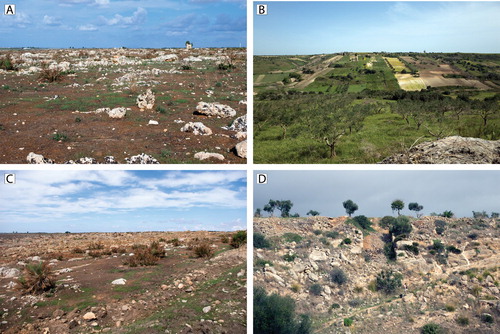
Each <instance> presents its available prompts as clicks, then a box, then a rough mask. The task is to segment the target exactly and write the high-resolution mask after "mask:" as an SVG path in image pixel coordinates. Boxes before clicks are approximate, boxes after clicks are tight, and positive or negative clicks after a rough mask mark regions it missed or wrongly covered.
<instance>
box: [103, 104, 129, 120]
mask: <svg viewBox="0 0 500 334" xmlns="http://www.w3.org/2000/svg"><path fill="white" fill-rule="evenodd" d="M107 113H108V116H109V117H110V118H123V117H125V114H126V113H127V109H125V108H124V107H118V108H114V109H111V110H109V111H108V112H107Z"/></svg>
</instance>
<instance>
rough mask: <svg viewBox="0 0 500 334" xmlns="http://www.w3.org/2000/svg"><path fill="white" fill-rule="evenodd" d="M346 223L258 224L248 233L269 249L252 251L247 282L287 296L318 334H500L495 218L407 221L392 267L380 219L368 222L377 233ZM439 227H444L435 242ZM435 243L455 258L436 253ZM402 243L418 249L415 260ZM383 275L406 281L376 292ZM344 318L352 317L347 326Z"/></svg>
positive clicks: (499, 249)
mask: <svg viewBox="0 0 500 334" xmlns="http://www.w3.org/2000/svg"><path fill="white" fill-rule="evenodd" d="M347 219H348V217H339V218H328V217H311V218H255V220H254V231H255V232H258V233H262V234H263V235H264V236H265V237H266V238H267V239H268V240H269V241H271V244H272V247H271V248H270V249H256V250H255V252H254V254H255V256H254V285H255V286H262V287H264V288H265V290H266V291H267V292H268V293H278V294H280V295H286V296H290V297H291V298H293V299H294V300H295V301H296V305H297V313H308V314H310V315H311V316H312V319H313V328H314V331H315V332H317V333H370V334H372V333H373V334H377V333H380V334H382V333H420V330H421V328H422V327H423V326H424V325H425V324H427V323H431V322H433V323H437V324H440V325H441V326H442V327H444V328H445V329H447V330H448V333H498V332H499V331H500V293H499V288H498V287H499V282H500V270H499V269H500V233H499V227H500V225H499V224H500V221H499V220H498V219H497V220H495V219H472V218H461V219H455V218H442V217H421V218H412V222H411V223H412V225H413V231H412V232H411V234H410V236H409V237H408V238H406V239H404V240H402V241H399V242H398V243H397V255H398V256H397V261H395V262H392V261H391V262H389V261H388V260H387V258H386V256H385V254H384V251H383V247H384V244H385V242H386V241H387V239H386V238H387V233H388V231H387V230H384V229H382V228H380V227H379V226H378V222H379V219H378V218H374V219H371V221H372V222H373V223H374V224H373V227H374V229H375V231H373V232H369V234H368V233H366V232H365V233H363V232H362V231H361V230H360V229H358V228H356V227H355V226H354V225H353V224H351V223H346V220H347ZM436 220H442V221H444V222H445V228H444V233H442V234H441V235H438V234H437V232H436V229H435V221H436ZM332 232H333V233H332ZM286 233H293V234H297V235H298V236H300V237H301V238H298V239H296V241H291V242H290V241H287V240H291V239H290V238H291V237H293V235H290V234H288V235H286ZM287 238H288V239H287ZM295 238H296V237H295ZM346 238H349V239H350V240H351V243H346V242H345V241H344V240H345V239H346ZM299 239H300V241H299ZM436 239H439V240H441V241H442V243H443V244H444V245H445V247H448V246H455V247H456V248H457V249H458V250H460V254H456V253H458V251H456V252H455V253H453V252H451V251H449V252H448V251H445V252H444V253H443V255H445V256H439V255H437V254H433V251H432V250H431V248H432V245H433V240H436ZM343 241H344V242H343ZM405 245H417V248H418V250H419V253H418V255H417V254H414V253H413V252H412V251H409V250H406V248H405ZM335 267H338V268H341V269H342V270H343V271H344V273H345V274H346V276H347V282H346V283H344V284H342V285H339V284H337V283H335V282H333V281H332V280H331V277H330V273H331V272H332V270H333V268H335ZM382 269H392V270H394V271H395V272H399V273H401V274H402V275H403V281H402V283H403V284H402V286H401V287H400V288H399V289H398V290H396V291H395V292H394V293H389V294H385V293H383V292H381V291H377V289H376V288H375V279H376V275H377V274H378V273H379V272H380V271H381V270H382ZM314 284H319V285H320V286H321V289H320V292H319V293H318V295H316V294H314V293H312V291H311V290H312V289H311V287H312V285H314ZM488 315H489V316H491V318H489V317H488ZM345 318H351V319H353V324H352V325H351V326H350V327H347V326H344V319H345Z"/></svg>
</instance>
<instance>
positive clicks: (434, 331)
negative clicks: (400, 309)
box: [420, 322, 444, 334]
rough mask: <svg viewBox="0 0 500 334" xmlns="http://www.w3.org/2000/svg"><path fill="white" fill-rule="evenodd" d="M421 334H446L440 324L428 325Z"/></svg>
mask: <svg viewBox="0 0 500 334" xmlns="http://www.w3.org/2000/svg"><path fill="white" fill-rule="evenodd" d="M420 333H421V334H444V329H443V327H441V326H440V325H438V324H435V323H432V322H431V323H428V324H426V325H424V327H422V329H421V330H420Z"/></svg>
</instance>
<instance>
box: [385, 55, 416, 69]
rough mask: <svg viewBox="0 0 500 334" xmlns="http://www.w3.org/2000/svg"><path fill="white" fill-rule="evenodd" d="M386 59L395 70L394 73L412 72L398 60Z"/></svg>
mask: <svg viewBox="0 0 500 334" xmlns="http://www.w3.org/2000/svg"><path fill="white" fill-rule="evenodd" d="M384 59H385V60H386V61H387V62H388V63H389V64H390V65H391V66H392V68H394V71H396V72H401V71H402V70H407V71H408V72H409V71H410V70H409V69H407V68H406V66H405V64H403V63H402V62H401V60H399V59H398V58H393V57H384Z"/></svg>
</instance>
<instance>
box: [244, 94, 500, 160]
mask: <svg viewBox="0 0 500 334" xmlns="http://www.w3.org/2000/svg"><path fill="white" fill-rule="evenodd" d="M385 103H392V102H387V101H386V102H385ZM446 127H449V128H450V129H451V130H450V131H451V132H452V133H460V135H462V136H467V137H478V135H479V131H480V128H481V121H480V119H478V117H475V116H462V117H461V121H460V122H456V121H455V120H453V119H449V120H448V121H447V123H446ZM300 128H301V125H300V124H299V125H294V126H291V127H290V128H289V130H287V132H288V133H293V132H294V129H297V130H298V129H300ZM430 128H431V129H433V128H434V130H435V129H436V126H430ZM499 128H500V118H497V119H493V120H491V121H489V124H488V126H487V131H486V132H487V133H490V135H491V136H492V137H493V136H494V137H493V138H497V137H498V136H499V135H500V133H498V131H497V132H495V129H499ZM281 135H282V130H281V128H280V127H278V126H268V127H263V128H262V130H261V131H256V132H255V135H254V138H255V139H254V140H255V144H254V154H255V157H254V159H255V163H376V162H378V161H381V160H382V159H384V158H385V157H388V156H390V155H393V154H395V153H399V152H400V151H402V150H403V149H404V148H406V149H407V148H409V147H410V146H411V145H412V144H413V143H414V142H415V140H417V139H418V138H421V137H422V138H421V139H420V140H419V142H418V143H420V142H423V141H430V140H435V138H434V137H432V136H431V135H429V133H428V132H427V130H425V129H424V128H423V127H421V128H420V130H417V129H416V126H415V125H414V124H413V122H411V123H410V125H407V124H406V122H405V121H404V120H403V119H402V118H401V116H399V115H397V114H393V113H391V112H389V111H387V110H386V111H385V112H383V113H380V114H375V115H370V116H368V117H366V118H365V120H364V122H363V127H362V129H361V130H360V131H359V132H357V133H354V134H352V135H349V136H345V137H343V138H342V139H341V140H340V142H339V144H338V148H337V156H336V157H334V158H332V159H329V158H328V149H327V147H326V145H324V144H323V143H322V142H320V141H315V140H313V139H311V138H310V137H309V136H307V135H306V134H302V135H296V136H292V135H289V136H287V138H286V139H281ZM277 152H279V154H277Z"/></svg>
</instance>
